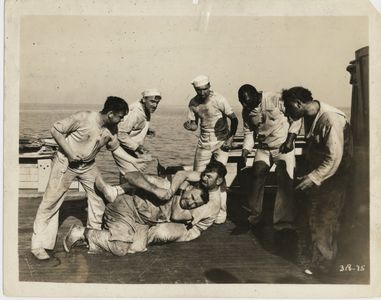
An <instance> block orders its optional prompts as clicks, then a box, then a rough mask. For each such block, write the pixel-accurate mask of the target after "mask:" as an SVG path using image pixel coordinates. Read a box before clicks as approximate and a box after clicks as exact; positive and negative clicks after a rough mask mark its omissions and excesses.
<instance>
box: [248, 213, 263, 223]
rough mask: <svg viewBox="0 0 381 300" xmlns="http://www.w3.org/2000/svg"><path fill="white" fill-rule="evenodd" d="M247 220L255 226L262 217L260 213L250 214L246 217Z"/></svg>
mask: <svg viewBox="0 0 381 300" xmlns="http://www.w3.org/2000/svg"><path fill="white" fill-rule="evenodd" d="M247 221H248V222H249V224H250V225H252V226H255V225H257V224H258V223H260V222H261V221H262V217H261V216H260V215H251V216H249V217H248V218H247Z"/></svg>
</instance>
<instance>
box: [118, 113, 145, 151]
mask: <svg viewBox="0 0 381 300" xmlns="http://www.w3.org/2000/svg"><path fill="white" fill-rule="evenodd" d="M139 122H140V119H139V117H138V114H137V113H136V112H135V111H132V112H131V113H130V114H129V115H127V117H126V118H125V120H124V121H123V122H121V123H119V125H118V139H119V142H120V145H121V146H122V147H124V148H127V149H130V150H133V151H135V150H136V148H138V146H139V144H138V143H137V142H135V141H134V140H133V139H131V137H130V133H131V131H132V130H133V129H134V126H135V125H136V124H138V123H139Z"/></svg>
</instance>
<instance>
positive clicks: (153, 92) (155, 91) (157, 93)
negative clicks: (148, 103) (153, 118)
mask: <svg viewBox="0 0 381 300" xmlns="http://www.w3.org/2000/svg"><path fill="white" fill-rule="evenodd" d="M142 95H143V97H150V96H160V97H161V93H160V91H159V90H158V89H146V90H144V91H143V92H142Z"/></svg>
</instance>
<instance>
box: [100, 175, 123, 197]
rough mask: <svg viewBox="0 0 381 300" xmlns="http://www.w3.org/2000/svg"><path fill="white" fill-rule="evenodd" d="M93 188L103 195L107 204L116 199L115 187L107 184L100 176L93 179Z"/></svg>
mask: <svg viewBox="0 0 381 300" xmlns="http://www.w3.org/2000/svg"><path fill="white" fill-rule="evenodd" d="M95 187H96V188H97V189H98V190H99V191H100V192H101V193H102V194H103V196H104V197H105V198H106V200H107V201H108V202H114V201H115V199H116V197H118V191H117V189H116V187H115V186H112V185H109V184H107V183H106V182H105V181H104V180H103V178H102V176H100V175H98V176H97V178H95Z"/></svg>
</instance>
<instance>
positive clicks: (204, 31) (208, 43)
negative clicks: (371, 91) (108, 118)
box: [20, 14, 368, 107]
mask: <svg viewBox="0 0 381 300" xmlns="http://www.w3.org/2000/svg"><path fill="white" fill-rule="evenodd" d="M367 45H368V20H367V18H366V17H236V16H222V17H219V16H210V15H207V14H203V15H200V16H197V17H165V16H145V17H144V16H136V17H134V16H120V17H118V16H88V17H85V16H25V17H23V18H22V22H21V35H20V102H21V103H22V104H26V103H27V104H32V103H44V104H78V105H80V104H87V103H88V104H98V103H99V106H102V104H103V102H104V100H105V99H106V98H107V96H110V95H114V96H119V97H122V98H124V99H126V100H127V101H128V102H129V103H131V102H134V101H136V100H138V99H140V97H141V92H142V90H144V89H145V88H151V87H157V88H159V89H160V90H161V91H162V96H163V100H162V104H163V105H184V106H186V105H187V103H188V101H189V99H190V98H191V97H192V96H193V95H194V94H195V92H194V90H193V88H192V85H191V84H190V82H191V80H192V79H193V78H194V77H195V76H197V75H199V74H206V75H208V76H209V77H210V81H211V85H212V88H213V89H214V90H215V91H217V92H218V93H220V94H222V95H224V96H225V97H226V98H227V99H228V101H229V102H230V103H231V104H232V105H233V106H234V105H238V100H237V90H238V89H239V87H240V86H241V85H243V84H245V83H250V84H252V85H254V86H255V87H256V88H257V89H258V90H264V91H280V90H282V89H283V88H289V87H292V86H296V85H302V86H304V87H306V88H308V89H310V90H311V91H312V94H313V96H314V97H315V99H319V100H321V101H325V102H327V103H329V104H332V105H335V106H338V107H349V106H350V101H351V85H350V84H349V73H348V72H347V71H346V67H347V65H348V64H349V62H350V61H351V60H353V59H354V55H355V51H356V50H357V49H359V48H362V47H364V46H367Z"/></svg>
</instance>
